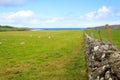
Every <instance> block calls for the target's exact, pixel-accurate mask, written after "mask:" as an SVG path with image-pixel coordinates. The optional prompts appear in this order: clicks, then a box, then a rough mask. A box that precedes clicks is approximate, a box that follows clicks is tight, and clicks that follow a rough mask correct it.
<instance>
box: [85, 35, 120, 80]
mask: <svg viewBox="0 0 120 80" xmlns="http://www.w3.org/2000/svg"><path fill="white" fill-rule="evenodd" d="M85 55H86V61H87V72H88V78H89V80H120V52H119V51H118V49H117V48H116V47H115V46H113V45H112V44H111V43H109V42H104V41H97V40H95V39H93V38H91V37H90V36H88V35H87V34H85Z"/></svg>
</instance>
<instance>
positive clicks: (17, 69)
mask: <svg viewBox="0 0 120 80" xmlns="http://www.w3.org/2000/svg"><path fill="white" fill-rule="evenodd" d="M115 36H117V34H116V35H115ZM115 38H116V37H115ZM83 41H84V40H83V31H79V30H77V31H69V30H65V31H23V32H22V31H21V32H17V31H16V32H0V80H87V75H86V71H85V70H86V67H85V64H86V63H85V56H84V49H83V48H84V42H83Z"/></svg>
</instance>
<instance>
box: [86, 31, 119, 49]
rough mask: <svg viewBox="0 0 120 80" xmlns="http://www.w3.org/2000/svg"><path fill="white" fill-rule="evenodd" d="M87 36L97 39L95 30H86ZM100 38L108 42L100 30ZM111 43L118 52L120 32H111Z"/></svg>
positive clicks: (104, 33)
mask: <svg viewBox="0 0 120 80" xmlns="http://www.w3.org/2000/svg"><path fill="white" fill-rule="evenodd" d="M87 33H88V34H90V35H91V36H92V37H94V38H96V39H99V36H98V31H97V30H88V31H87ZM101 36H102V39H103V40H104V41H108V37H107V32H106V31H105V30H101ZM111 37H112V43H113V44H114V45H115V46H116V47H117V48H118V49H119V50H120V30H111Z"/></svg>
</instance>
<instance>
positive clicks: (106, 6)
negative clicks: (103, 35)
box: [0, 0, 120, 28]
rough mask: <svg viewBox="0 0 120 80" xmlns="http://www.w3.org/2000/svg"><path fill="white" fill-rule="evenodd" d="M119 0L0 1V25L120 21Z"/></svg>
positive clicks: (65, 25)
mask: <svg viewBox="0 0 120 80" xmlns="http://www.w3.org/2000/svg"><path fill="white" fill-rule="evenodd" d="M119 3H120V0H103V1H101V0H0V25H11V26H17V27H32V28H81V27H94V26H100V25H105V24H120V5H119Z"/></svg>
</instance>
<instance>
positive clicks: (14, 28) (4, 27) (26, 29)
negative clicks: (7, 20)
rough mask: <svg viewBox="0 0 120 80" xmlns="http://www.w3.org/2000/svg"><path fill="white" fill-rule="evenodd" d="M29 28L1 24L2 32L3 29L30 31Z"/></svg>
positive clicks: (0, 29) (0, 30)
mask: <svg viewBox="0 0 120 80" xmlns="http://www.w3.org/2000/svg"><path fill="white" fill-rule="evenodd" d="M28 30H30V29H29V28H17V27H13V26H2V25H0V32H2V31H28Z"/></svg>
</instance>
